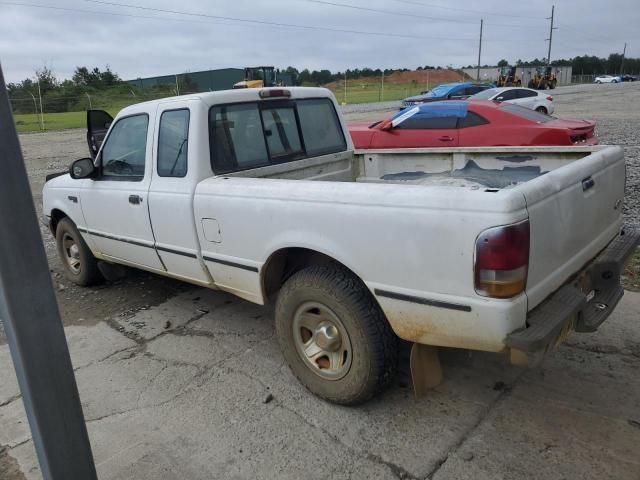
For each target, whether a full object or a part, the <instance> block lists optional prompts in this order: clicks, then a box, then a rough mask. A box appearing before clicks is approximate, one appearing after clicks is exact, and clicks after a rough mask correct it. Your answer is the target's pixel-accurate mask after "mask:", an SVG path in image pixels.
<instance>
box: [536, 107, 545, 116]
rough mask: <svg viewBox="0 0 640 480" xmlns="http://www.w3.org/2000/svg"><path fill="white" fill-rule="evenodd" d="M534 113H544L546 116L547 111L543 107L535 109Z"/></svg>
mask: <svg viewBox="0 0 640 480" xmlns="http://www.w3.org/2000/svg"><path fill="white" fill-rule="evenodd" d="M536 112H540V113H544V114H545V115H546V114H547V109H546V108H545V107H538V108H536Z"/></svg>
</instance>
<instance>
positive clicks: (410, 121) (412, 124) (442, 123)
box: [396, 117, 458, 130]
mask: <svg viewBox="0 0 640 480" xmlns="http://www.w3.org/2000/svg"><path fill="white" fill-rule="evenodd" d="M457 124H458V117H417V118H416V117H411V118H407V119H406V120H405V121H404V122H402V123H401V124H400V125H398V126H397V127H396V128H401V129H413V130H437V129H449V128H456V126H457Z"/></svg>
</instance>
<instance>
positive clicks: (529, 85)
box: [527, 80, 536, 88]
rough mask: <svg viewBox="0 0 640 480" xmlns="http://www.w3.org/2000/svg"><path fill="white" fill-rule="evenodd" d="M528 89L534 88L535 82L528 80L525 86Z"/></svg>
mask: <svg viewBox="0 0 640 480" xmlns="http://www.w3.org/2000/svg"><path fill="white" fill-rule="evenodd" d="M527 86H528V87H529V88H536V82H534V81H533V80H529V83H528V85H527Z"/></svg>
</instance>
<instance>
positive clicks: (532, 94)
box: [469, 87, 553, 115]
mask: <svg viewBox="0 0 640 480" xmlns="http://www.w3.org/2000/svg"><path fill="white" fill-rule="evenodd" d="M469 100H491V101H494V102H507V103H513V104H515V105H521V106H523V107H526V108H529V109H531V110H535V111H536V112H540V113H546V114H547V115H551V114H552V113H553V97H552V96H551V95H549V94H548V93H544V92H541V91H539V90H533V89H532V88H521V87H501V88H490V89H488V90H484V91H482V92H479V93H476V94H475V95H473V96H471V97H469Z"/></svg>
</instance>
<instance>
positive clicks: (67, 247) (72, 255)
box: [62, 233, 80, 275]
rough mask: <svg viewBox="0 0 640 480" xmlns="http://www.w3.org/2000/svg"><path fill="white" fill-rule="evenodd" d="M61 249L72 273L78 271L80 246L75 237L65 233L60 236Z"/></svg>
mask: <svg viewBox="0 0 640 480" xmlns="http://www.w3.org/2000/svg"><path fill="white" fill-rule="evenodd" d="M62 250H63V252H64V257H65V260H66V261H67V265H68V267H69V269H70V270H71V271H72V272H73V273H74V274H76V275H77V274H79V273H80V248H79V247H78V244H77V243H76V241H75V239H74V238H73V237H72V236H71V235H69V234H68V233H65V234H64V235H63V237H62Z"/></svg>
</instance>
